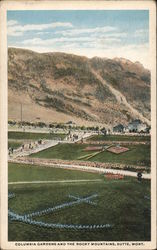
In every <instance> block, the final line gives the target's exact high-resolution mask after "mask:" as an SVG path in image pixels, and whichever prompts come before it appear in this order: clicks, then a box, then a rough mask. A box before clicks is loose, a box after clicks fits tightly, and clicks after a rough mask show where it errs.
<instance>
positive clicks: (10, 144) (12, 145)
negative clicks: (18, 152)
mask: <svg viewBox="0 0 157 250" xmlns="http://www.w3.org/2000/svg"><path fill="white" fill-rule="evenodd" d="M21 145H22V143H20V142H16V141H8V148H13V149H16V148H19V147H20V146H21Z"/></svg>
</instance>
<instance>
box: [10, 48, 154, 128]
mask: <svg viewBox="0 0 157 250" xmlns="http://www.w3.org/2000/svg"><path fill="white" fill-rule="evenodd" d="M21 103H22V116H23V117H22V118H23V120H25V121H37V120H40V121H44V122H68V121H69V120H72V121H74V122H76V123H78V124H80V125H81V124H83V125H94V124H98V123H99V124H102V125H106V126H109V127H110V126H113V125H115V124H117V123H124V124H126V123H128V122H129V121H130V120H132V119H136V118H140V119H141V120H142V121H143V122H146V123H147V124H150V72H149V70H147V69H145V68H144V67H143V66H142V65H141V64H140V63H139V62H136V63H132V62H131V61H129V60H127V59H124V58H114V59H107V58H104V59H103V58H98V57H94V58H92V59H88V58H87V57H83V56H76V55H72V54H66V53H36V52H33V51H30V50H25V49H17V48H9V49H8V104H9V105H8V106H9V112H8V116H9V119H12V120H20V117H21V113H20V112H21V111H20V110H21Z"/></svg>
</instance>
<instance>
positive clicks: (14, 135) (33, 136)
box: [8, 132, 66, 140]
mask: <svg viewBox="0 0 157 250" xmlns="http://www.w3.org/2000/svg"><path fill="white" fill-rule="evenodd" d="M65 136H66V135H65V134H50V133H29V132H8V138H9V139H17V140H19V139H21V140H23V139H27V140H28V139H29V140H39V139H47V140H51V139H52V140H53V139H56V138H60V139H62V140H63V139H64V138H65Z"/></svg>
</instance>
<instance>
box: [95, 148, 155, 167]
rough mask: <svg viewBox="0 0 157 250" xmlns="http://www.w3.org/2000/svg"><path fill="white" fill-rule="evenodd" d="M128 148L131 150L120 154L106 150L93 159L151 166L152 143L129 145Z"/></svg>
mask: <svg viewBox="0 0 157 250" xmlns="http://www.w3.org/2000/svg"><path fill="white" fill-rule="evenodd" d="M127 148H129V151H127V152H124V153H121V154H118V155H117V154H114V153H111V152H108V151H104V152H102V153H100V154H98V155H96V156H95V157H93V158H92V159H91V161H98V162H99V161H100V162H112V163H125V164H133V165H145V166H148V167H150V145H129V146H127Z"/></svg>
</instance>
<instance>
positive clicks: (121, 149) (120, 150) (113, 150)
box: [107, 146, 129, 154]
mask: <svg viewBox="0 0 157 250" xmlns="http://www.w3.org/2000/svg"><path fill="white" fill-rule="evenodd" d="M107 151H109V152H111V153H114V154H121V153H124V152H127V151H129V149H128V148H124V147H119V146H118V147H110V148H108V149H107Z"/></svg>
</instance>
